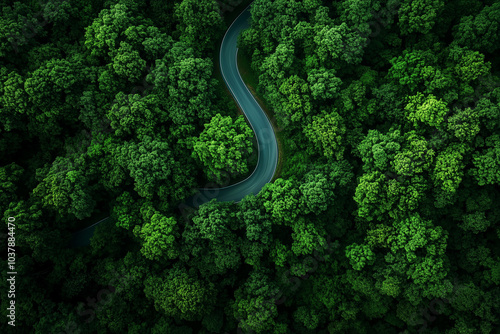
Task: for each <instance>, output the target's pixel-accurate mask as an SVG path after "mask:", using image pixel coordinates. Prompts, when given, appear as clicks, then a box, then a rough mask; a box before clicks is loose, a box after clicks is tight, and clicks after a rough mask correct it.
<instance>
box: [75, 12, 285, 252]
mask: <svg viewBox="0 0 500 334" xmlns="http://www.w3.org/2000/svg"><path fill="white" fill-rule="evenodd" d="M250 6H251V5H249V6H248V7H247V8H246V9H245V10H244V11H243V12H242V13H241V14H240V15H239V16H238V17H237V18H236V19H235V20H234V22H233V23H232V24H231V26H230V27H229V29H228V30H227V31H226V34H225V35H224V38H223V40H222V45H221V49H220V57H219V59H220V61H219V65H220V69H221V72H222V76H223V78H224V81H225V83H226V85H227V87H228V88H229V90H230V91H231V94H232V95H233V98H234V99H235V100H236V103H238V105H239V106H240V108H241V110H243V113H244V114H245V116H246V117H247V119H248V122H249V123H250V125H251V127H252V129H253V131H254V133H255V136H256V137H257V146H258V161H257V166H256V167H255V170H254V171H253V172H252V174H251V175H250V176H249V177H248V178H246V179H245V180H243V181H240V182H238V183H236V184H233V185H230V186H227V187H223V188H213V189H207V188H202V189H199V191H198V193H197V194H195V195H194V196H192V197H190V198H188V199H187V200H186V201H185V205H187V206H190V207H198V206H200V205H201V204H203V203H206V202H209V201H210V200H211V199H213V198H216V199H217V200H218V201H220V202H226V201H234V202H239V201H240V200H241V199H243V197H245V196H246V195H249V194H255V195H256V194H258V193H259V192H260V190H261V189H262V188H263V187H264V185H265V184H266V183H269V182H270V181H271V180H272V178H273V176H274V173H275V171H276V166H277V165H278V143H277V140H276V135H275V133H274V130H273V127H272V125H271V122H270V121H269V118H268V117H267V115H266V113H265V112H264V111H263V110H262V108H261V107H260V105H259V104H258V103H257V101H256V100H255V98H254V97H253V95H252V93H251V92H250V91H249V90H248V88H247V86H246V85H245V83H244V82H243V79H242V78H241V75H240V73H239V71H238V65H237V54H238V47H237V40H238V35H239V34H240V33H241V32H242V31H243V30H245V29H247V28H249V27H250V24H249V21H250V17H251V16H250ZM107 219H108V218H105V219H102V220H100V221H98V222H97V223H95V224H93V225H91V226H89V227H87V228H85V229H83V230H81V231H78V232H76V233H75V234H74V235H73V239H72V241H71V245H72V246H73V247H79V246H85V245H89V244H90V238H91V237H92V235H93V233H94V230H95V228H96V226H97V225H98V224H100V223H101V222H103V221H105V220H107Z"/></svg>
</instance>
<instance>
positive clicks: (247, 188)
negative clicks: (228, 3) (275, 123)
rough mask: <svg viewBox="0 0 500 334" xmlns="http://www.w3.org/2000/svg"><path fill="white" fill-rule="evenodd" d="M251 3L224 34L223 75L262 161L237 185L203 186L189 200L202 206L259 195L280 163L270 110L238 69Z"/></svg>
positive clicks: (221, 66) (194, 204)
mask: <svg viewBox="0 0 500 334" xmlns="http://www.w3.org/2000/svg"><path fill="white" fill-rule="evenodd" d="M249 20H250V6H248V7H247V8H246V9H245V10H244V11H243V12H242V13H241V14H240V15H239V16H238V17H237V18H236V20H234V22H233V23H232V24H231V26H230V27H229V29H228V30H227V31H226V34H225V35H224V39H223V40H222V45H221V48H220V57H219V59H220V61H219V62H220V63H219V65H220V69H221V72H222V77H223V78H224V81H225V83H226V85H227V87H228V88H229V90H230V91H231V94H232V95H233V98H234V99H235V100H236V102H237V103H238V105H239V106H240V108H241V110H243V113H244V114H245V116H246V117H247V119H248V122H249V123H250V125H251V127H252V129H253V131H254V133H255V136H256V137H257V147H258V161H257V166H256V167H255V170H254V171H253V173H252V174H251V175H250V176H249V177H248V178H246V179H245V180H243V181H241V182H238V183H236V184H233V185H230V186H227V187H224V188H214V189H199V193H198V194H196V195H195V196H193V197H191V198H190V199H189V200H188V201H187V205H189V206H195V207H197V206H199V205H201V204H203V203H205V202H208V201H210V200H211V199H213V198H216V199H217V200H218V201H220V202H226V201H235V202H239V201H240V200H241V199H243V197H245V196H246V195H248V194H254V195H256V194H258V193H259V191H260V190H261V189H262V188H263V187H264V185H265V184H266V183H269V182H270V181H271V180H272V178H273V176H274V173H275V171H276V166H277V165H278V142H277V140H276V135H275V133H274V130H273V127H272V125H271V122H270V121H269V118H268V117H267V115H266V113H265V112H264V110H262V108H261V107H260V105H259V103H258V102H257V101H256V100H255V98H254V97H253V95H252V93H251V92H250V91H249V90H248V88H247V86H246V85H245V83H244V82H243V79H242V78H241V75H240V73H239V71H238V65H237V54H238V48H237V45H236V44H237V41H238V35H239V34H240V33H241V32H242V31H243V30H245V29H247V28H249Z"/></svg>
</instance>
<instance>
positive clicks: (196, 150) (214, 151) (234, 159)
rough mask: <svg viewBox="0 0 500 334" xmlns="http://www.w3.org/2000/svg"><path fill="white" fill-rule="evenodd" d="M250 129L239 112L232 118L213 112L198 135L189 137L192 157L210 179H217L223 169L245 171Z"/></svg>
mask: <svg viewBox="0 0 500 334" xmlns="http://www.w3.org/2000/svg"><path fill="white" fill-rule="evenodd" d="M252 137H253V133H252V130H251V129H250V127H249V126H248V125H247V124H246V121H245V119H244V118H243V116H239V117H238V118H236V120H235V121H233V120H232V118H231V117H229V116H225V117H223V116H221V115H220V114H216V115H215V116H214V117H213V118H212V120H211V121H210V123H208V124H205V129H204V130H203V131H202V132H201V133H200V135H199V137H198V138H194V140H193V153H192V157H193V158H195V159H197V160H198V161H200V162H201V163H202V164H203V165H204V166H205V167H206V168H207V172H206V174H207V176H208V178H209V179H210V180H214V181H215V182H218V183H221V182H222V179H223V173H224V172H228V173H230V174H231V175H234V176H239V175H244V174H246V173H248V162H247V158H248V157H249V155H250V153H252V151H253V148H252Z"/></svg>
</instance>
